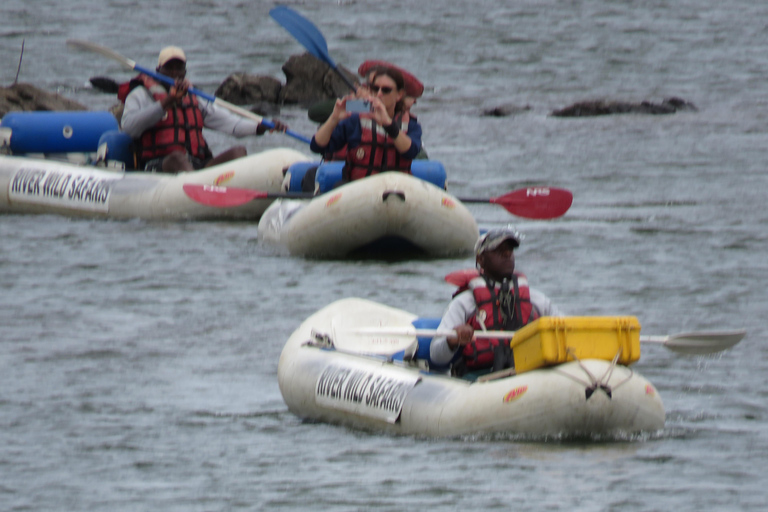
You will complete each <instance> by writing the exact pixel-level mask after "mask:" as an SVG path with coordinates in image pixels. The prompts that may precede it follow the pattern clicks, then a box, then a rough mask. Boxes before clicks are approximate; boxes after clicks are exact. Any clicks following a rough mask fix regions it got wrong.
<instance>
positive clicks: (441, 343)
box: [429, 290, 477, 364]
mask: <svg viewBox="0 0 768 512" xmlns="http://www.w3.org/2000/svg"><path fill="white" fill-rule="evenodd" d="M476 310H477V306H476V305H475V297H474V296H473V295H472V292H471V291H470V290H467V291H464V292H461V293H460V294H458V295H457V296H456V297H454V299H453V300H452V301H451V303H450V304H448V308H447V309H446V310H445V314H443V318H442V320H441V321H440V325H439V326H438V327H437V328H438V330H453V329H455V328H456V327H458V326H459V325H464V324H466V323H467V321H468V320H469V319H470V318H472V315H474V314H475V311H476ZM455 353H456V350H455V349H452V348H451V347H450V346H448V340H447V338H446V337H445V336H435V337H434V338H432V343H430V345H429V358H430V359H431V360H432V362H434V363H436V364H448V363H449V362H450V361H451V359H453V355H454V354H455Z"/></svg>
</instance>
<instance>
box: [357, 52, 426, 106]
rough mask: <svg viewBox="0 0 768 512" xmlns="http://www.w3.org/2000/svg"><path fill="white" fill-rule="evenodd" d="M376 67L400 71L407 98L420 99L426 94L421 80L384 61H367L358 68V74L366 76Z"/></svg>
mask: <svg viewBox="0 0 768 512" xmlns="http://www.w3.org/2000/svg"><path fill="white" fill-rule="evenodd" d="M376 67H386V68H392V69H396V70H398V71H399V72H400V73H402V75H403V80H404V81H405V94H406V96H412V97H414V98H420V97H421V95H422V94H424V84H423V83H421V82H419V79H418V78H416V77H415V76H413V75H412V74H410V73H409V72H407V71H406V70H404V69H403V68H401V67H398V66H395V65H394V64H391V63H389V62H387V61H384V60H367V61H365V62H363V63H362V64H360V67H359V68H357V74H358V75H360V76H366V75H367V74H368V73H369V72H370V70H371V69H373V68H376Z"/></svg>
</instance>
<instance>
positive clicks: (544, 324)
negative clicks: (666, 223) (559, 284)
mask: <svg viewBox="0 0 768 512" xmlns="http://www.w3.org/2000/svg"><path fill="white" fill-rule="evenodd" d="M437 322H439V319H425V318H418V317H416V315H413V314H411V313H408V312H405V311H402V310H399V309H395V308H391V307H388V306H384V305H381V304H378V303H375V302H371V301H367V300H363V299H355V298H350V299H344V300H340V301H337V302H334V303H332V304H330V305H328V306H327V307H325V308H323V309H321V310H320V311H318V312H316V313H315V314H314V315H312V316H311V317H309V318H308V319H307V320H306V321H304V323H302V324H301V326H300V327H299V328H298V329H297V330H296V331H295V332H294V333H293V334H292V335H291V337H290V338H289V339H288V341H287V343H286V344H285V347H284V348H283V351H282V354H281V356H280V361H279V364H278V370H277V371H278V381H279V385H280V391H281V393H282V395H283V399H284V400H285V402H286V404H287V405H288V408H289V410H290V411H291V412H292V413H294V414H296V415H297V416H300V417H301V418H305V419H310V420H315V421H323V422H329V423H334V424H342V425H347V426H350V427H353V428H359V429H364V430H373V431H384V432H389V433H393V434H406V435H418V436H430V437H444V436H463V435H474V434H504V435H522V436H533V437H540V436H563V437H569V436H623V435H626V434H633V433H639V432H652V431H657V430H659V429H662V428H663V427H664V419H665V413H664V406H663V404H662V402H661V399H660V397H659V394H658V392H657V391H656V389H655V388H654V386H653V385H652V384H651V383H650V382H648V381H647V380H646V379H645V378H643V377H642V376H641V375H639V374H638V373H637V372H635V371H633V370H632V369H631V368H630V367H629V366H628V365H629V364H631V363H632V362H634V361H636V360H637V359H638V358H639V357H640V348H639V331H640V326H639V323H638V322H637V319H636V318H634V317H562V318H553V317H544V318H542V319H539V320H538V321H537V322H534V323H532V324H530V325H527V326H526V327H524V328H523V329H521V330H519V331H517V333H515V337H514V338H513V346H514V347H515V349H514V359H515V368H516V370H517V372H518V373H517V374H515V373H514V371H510V370H507V371H501V372H496V373H491V374H487V375H485V376H482V377H480V378H478V379H476V380H474V381H470V380H465V379H461V378H456V377H451V376H450V375H448V373H447V372H446V369H445V368H443V367H436V366H435V365H431V364H430V361H429V342H430V338H424V337H421V338H416V337H415V335H414V334H418V331H417V330H415V328H424V327H427V326H431V327H434V326H436V325H437ZM406 332H412V333H414V334H410V335H409V334H405V333H406Z"/></svg>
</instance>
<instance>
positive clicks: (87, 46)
mask: <svg viewBox="0 0 768 512" xmlns="http://www.w3.org/2000/svg"><path fill="white" fill-rule="evenodd" d="M67 45H69V46H72V47H74V48H77V49H80V50H87V51H91V52H95V53H100V54H101V55H104V56H105V57H109V58H110V59H113V60H116V61H117V62H119V63H121V64H122V65H123V66H125V67H127V68H130V69H135V70H136V71H138V72H140V73H144V74H145V75H147V76H151V77H152V78H154V79H155V80H158V81H160V82H163V83H166V84H168V85H173V83H174V81H173V79H172V78H170V77H167V76H165V75H162V74H160V73H157V72H155V71H153V70H151V69H148V68H145V67H142V66H139V65H138V64H136V62H134V61H132V60H131V59H128V58H126V57H123V56H122V55H120V54H119V53H117V52H115V51H113V50H110V49H109V48H107V47H105V46H101V45H100V44H96V43H92V42H90V41H82V40H80V39H68V40H67ZM189 93H190V94H194V95H196V96H200V97H201V98H204V99H206V100H208V101H210V102H211V103H213V104H215V105H218V106H220V107H223V108H225V109H227V110H229V111H230V112H234V113H235V114H239V115H241V116H243V117H246V118H248V119H252V120H254V121H256V122H257V123H261V124H263V125H264V126H266V127H268V128H274V127H275V124H274V123H273V122H272V121H269V120H267V119H264V118H262V117H261V116H259V115H256V114H254V113H253V112H251V111H249V110H246V109H244V108H240V107H238V106H237V105H233V104H232V103H229V102H227V101H224V100H222V99H220V98H217V97H216V96H214V95H212V94H208V93H206V92H203V91H200V90H198V89H195V88H194V87H190V88H189ZM285 133H286V135H290V136H291V137H293V138H295V139H298V140H300V141H302V142H306V143H307V144H309V143H310V140H309V139H308V138H307V137H305V136H303V135H301V134H298V133H296V132H294V131H291V130H286V131H285Z"/></svg>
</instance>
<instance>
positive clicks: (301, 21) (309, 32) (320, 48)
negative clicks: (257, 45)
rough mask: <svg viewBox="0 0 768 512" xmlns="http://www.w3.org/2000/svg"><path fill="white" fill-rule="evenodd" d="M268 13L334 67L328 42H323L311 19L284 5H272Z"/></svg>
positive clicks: (310, 50)
mask: <svg viewBox="0 0 768 512" xmlns="http://www.w3.org/2000/svg"><path fill="white" fill-rule="evenodd" d="M269 15H270V16H272V18H273V19H274V20H275V21H276V22H278V23H279V24H280V25H281V26H282V27H283V28H284V29H285V30H287V31H288V32H290V34H291V35H292V36H293V37H295V38H296V40H297V41H298V42H299V43H301V45H302V46H303V47H304V48H306V49H307V51H308V52H309V53H311V54H312V55H314V56H315V57H317V58H318V59H320V60H322V61H323V62H325V63H326V64H328V65H329V66H331V67H332V68H336V63H335V62H333V59H332V58H331V56H330V55H329V54H328V44H327V43H326V42H325V38H324V37H323V34H322V33H321V32H320V31H319V30H318V29H317V27H316V26H315V25H314V24H312V22H311V21H309V20H308V19H306V18H305V17H304V16H302V15H301V14H299V13H297V12H296V11H294V10H293V9H291V8H290V7H286V6H284V5H279V6H277V7H273V8H272V9H271V10H270V11H269Z"/></svg>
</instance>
